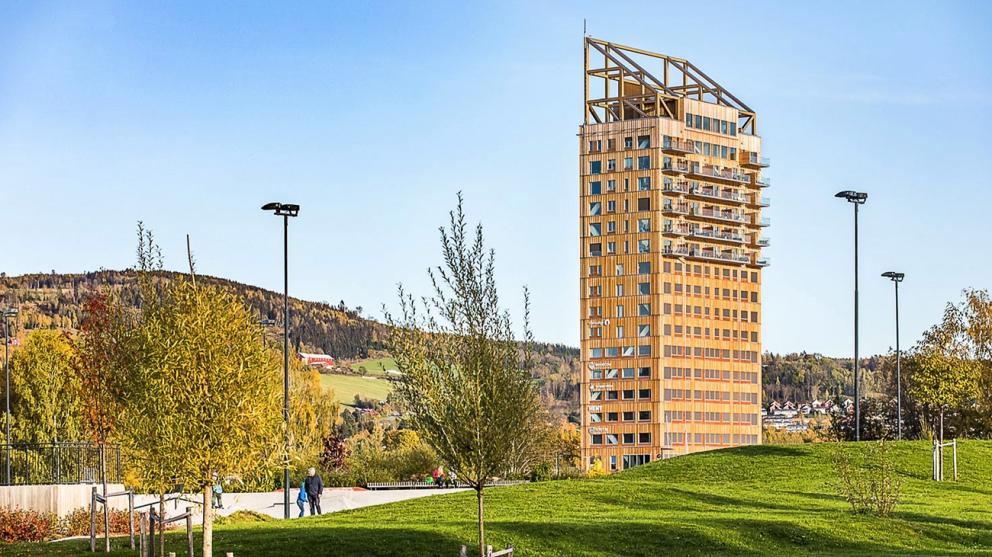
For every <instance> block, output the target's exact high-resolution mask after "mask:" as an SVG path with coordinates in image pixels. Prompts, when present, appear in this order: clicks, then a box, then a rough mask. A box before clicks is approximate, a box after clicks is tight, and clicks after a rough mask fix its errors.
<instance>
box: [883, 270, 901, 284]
mask: <svg viewBox="0 0 992 557" xmlns="http://www.w3.org/2000/svg"><path fill="white" fill-rule="evenodd" d="M882 276H883V277H885V278H887V279H889V280H891V281H893V282H902V280H903V279H904V278H906V273H897V272H895V271H886V272H884V273H882Z"/></svg>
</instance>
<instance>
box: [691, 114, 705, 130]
mask: <svg viewBox="0 0 992 557" xmlns="http://www.w3.org/2000/svg"><path fill="white" fill-rule="evenodd" d="M693 116H694V117H695V118H696V125H695V126H693V127H694V128H696V129H697V130H698V129H702V127H703V117H702V116H700V115H699V114H694V115H693Z"/></svg>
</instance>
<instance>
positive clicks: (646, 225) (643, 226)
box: [637, 219, 651, 273]
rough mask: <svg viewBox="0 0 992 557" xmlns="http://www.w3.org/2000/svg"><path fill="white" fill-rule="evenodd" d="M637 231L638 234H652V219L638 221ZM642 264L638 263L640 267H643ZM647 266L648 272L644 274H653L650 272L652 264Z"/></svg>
mask: <svg viewBox="0 0 992 557" xmlns="http://www.w3.org/2000/svg"><path fill="white" fill-rule="evenodd" d="M637 231H638V232H651V219H637ZM642 264H643V263H638V265H642ZM647 265H648V270H647V271H644V272H647V273H650V272H651V270H650V269H651V264H650V263H648V264H647Z"/></svg>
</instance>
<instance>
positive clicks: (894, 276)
mask: <svg viewBox="0 0 992 557" xmlns="http://www.w3.org/2000/svg"><path fill="white" fill-rule="evenodd" d="M882 276H883V277H885V278H887V279H889V280H891V281H892V284H894V285H895V287H896V419H897V420H898V423H897V425H896V431H897V432H898V433H897V434H896V435H897V439H899V440H900V441H901V440H902V354H901V353H900V352H899V283H900V282H902V281H903V279H904V278H906V274H905V273H897V272H895V271H886V272H884V273H882Z"/></svg>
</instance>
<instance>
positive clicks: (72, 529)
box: [55, 507, 139, 537]
mask: <svg viewBox="0 0 992 557" xmlns="http://www.w3.org/2000/svg"><path fill="white" fill-rule="evenodd" d="M138 529H139V525H138V514H137V513H135V515H134V531H135V532H137V531H138ZM127 532H128V529H127V511H125V510H118V509H111V510H110V533H111V534H127ZM96 533H97V535H103V509H102V508H98V509H97V516H96ZM55 534H56V535H57V536H58V537H69V536H88V535H89V534H90V510H89V508H88V507H83V508H78V509H76V510H74V511H72V512H70V513H69V514H67V515H66V516H64V517H62V518H61V519H59V521H58V524H57V525H56V531H55Z"/></svg>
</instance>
